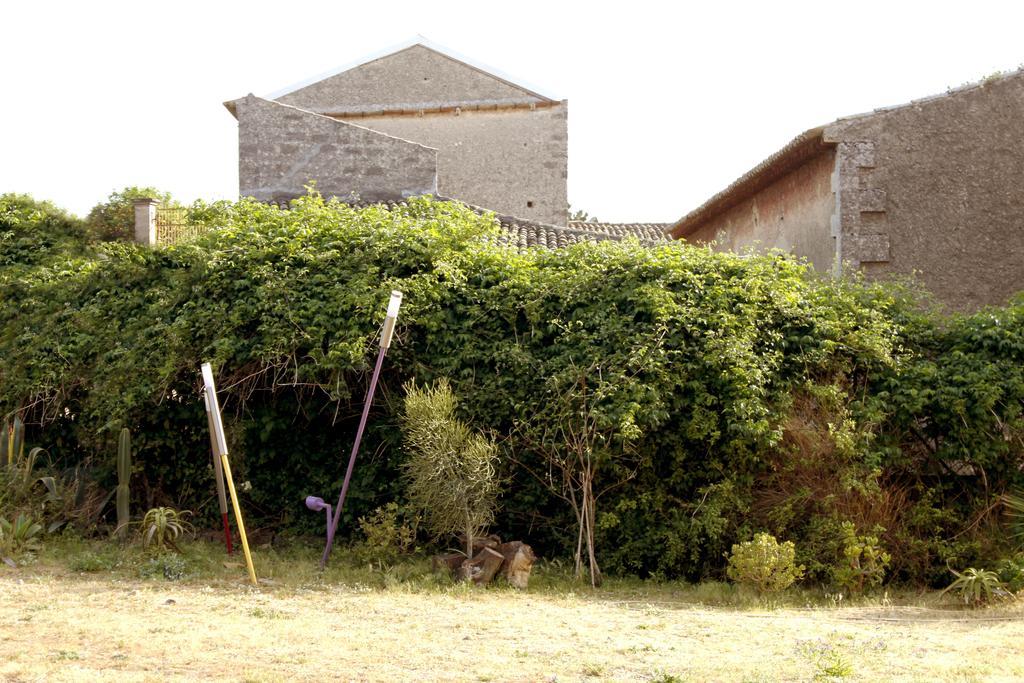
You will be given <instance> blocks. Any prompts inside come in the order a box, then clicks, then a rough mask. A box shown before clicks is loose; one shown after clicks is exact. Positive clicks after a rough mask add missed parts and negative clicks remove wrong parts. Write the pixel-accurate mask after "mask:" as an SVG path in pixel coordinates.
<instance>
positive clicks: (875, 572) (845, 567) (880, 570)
mask: <svg viewBox="0 0 1024 683" xmlns="http://www.w3.org/2000/svg"><path fill="white" fill-rule="evenodd" d="M842 530H843V559H842V560H841V561H840V563H839V564H838V565H837V566H835V567H833V568H832V572H831V573H832V579H833V580H834V581H835V582H836V585H838V586H841V587H842V588H845V589H846V590H847V591H849V592H850V593H854V594H858V595H859V594H861V593H863V592H864V589H865V588H873V587H875V586H880V585H882V581H883V580H884V579H885V571H886V569H887V568H888V566H889V561H890V559H891V557H890V555H889V553H887V552H885V551H884V550H883V549H882V546H881V545H880V544H879V542H878V537H877V536H860V535H858V534H857V530H856V528H855V527H854V525H853V523H852V522H844V523H843V526H842Z"/></svg>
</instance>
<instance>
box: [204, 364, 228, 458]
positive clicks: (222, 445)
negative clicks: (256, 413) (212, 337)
mask: <svg viewBox="0 0 1024 683" xmlns="http://www.w3.org/2000/svg"><path fill="white" fill-rule="evenodd" d="M203 384H204V385H205V386H206V401H207V403H208V404H209V408H210V415H212V416H213V432H214V434H215V435H216V436H217V448H218V449H219V450H220V453H219V454H218V455H227V452H228V442H227V439H225V438H224V424H223V423H222V422H221V419H220V402H219V401H218V400H217V387H216V386H214V384H213V368H211V367H210V364H209V363H203Z"/></svg>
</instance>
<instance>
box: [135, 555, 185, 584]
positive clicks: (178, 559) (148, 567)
mask: <svg viewBox="0 0 1024 683" xmlns="http://www.w3.org/2000/svg"><path fill="white" fill-rule="evenodd" d="M188 569H189V567H188V562H187V561H186V560H185V558H184V557H182V556H181V555H178V554H176V553H160V554H159V555H155V556H153V557H150V558H149V559H148V560H146V561H145V562H144V563H143V564H142V566H140V567H139V576H140V577H141V578H143V579H161V578H163V579H167V580H168V581H180V580H182V579H184V578H185V577H186V576H188V573H189V572H188Z"/></svg>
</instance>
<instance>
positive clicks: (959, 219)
mask: <svg viewBox="0 0 1024 683" xmlns="http://www.w3.org/2000/svg"><path fill="white" fill-rule="evenodd" d="M825 137H826V140H827V141H831V142H835V143H837V144H838V147H839V154H840V155H841V159H840V164H839V165H840V167H841V172H840V179H841V182H840V185H841V196H840V206H841V211H840V218H841V223H842V228H841V229H842V237H841V239H842V246H841V253H842V258H843V260H844V261H847V262H848V263H849V264H850V265H853V266H859V267H860V268H861V269H862V270H864V271H865V272H866V273H868V274H869V275H870V276H872V277H889V276H908V275H913V276H914V277H916V279H918V280H919V281H920V282H921V283H923V284H924V285H925V287H926V288H927V289H929V290H930V291H931V292H932V293H933V294H935V295H936V297H937V298H938V299H939V300H940V301H942V302H944V303H946V304H947V305H948V306H950V307H951V308H954V309H959V310H971V309H974V308H977V307H979V306H982V305H985V304H1002V303H1005V302H1006V300H1007V299H1008V298H1009V297H1010V296H1011V295H1012V294H1014V293H1016V292H1018V291H1021V290H1022V289H1024V73H1022V72H1017V73H1016V74H1013V75H1010V76H1007V77H1004V78H1001V79H994V80H990V81H987V82H985V83H982V84H980V85H979V86H976V87H973V88H968V89H966V90H964V91H961V92H955V93H952V94H949V95H945V96H939V97H936V98H932V99H929V100H924V101H921V102H917V103H913V104H911V105H907V106H903V107H899V108H894V109H892V110H889V111H882V112H877V113H874V114H870V115H867V116H863V117H855V118H851V119H846V120H840V121H838V122H837V123H836V124H833V125H832V126H830V127H829V128H828V129H826V131H825Z"/></svg>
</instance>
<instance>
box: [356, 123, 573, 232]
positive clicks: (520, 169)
mask: <svg viewBox="0 0 1024 683" xmlns="http://www.w3.org/2000/svg"><path fill="white" fill-rule="evenodd" d="M566 112H567V105H566V104H564V103H561V104H558V105H556V106H546V107H537V108H536V109H533V110H531V109H528V108H524V109H506V110H492V111H488V110H480V111H477V110H471V111H461V112H459V113H455V112H447V113H437V114H424V115H411V116H410V115H390V116H372V117H370V116H367V117H358V118H353V119H348V120H349V121H351V122H353V123H357V124H359V125H362V126H366V127H367V128H371V129H373V130H377V131H381V132H383V133H387V134H389V135H394V136H396V137H400V138H404V139H406V140H415V141H417V142H421V143H423V144H425V145H429V146H430V147H434V148H436V149H437V150H438V152H437V176H438V191H439V192H440V193H441V194H442V195H444V196H446V197H454V198H456V199H460V200H462V201H464V202H466V203H468V204H474V205H476V206H482V207H485V208H488V209H492V210H494V211H496V212H498V213H503V214H509V215H512V216H518V217H520V218H524V219H528V220H533V221H538V222H541V223H550V224H553V225H565V223H566V219H567V215H566V208H567V206H568V198H567V195H566V179H567V175H568V122H567V119H566Z"/></svg>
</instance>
